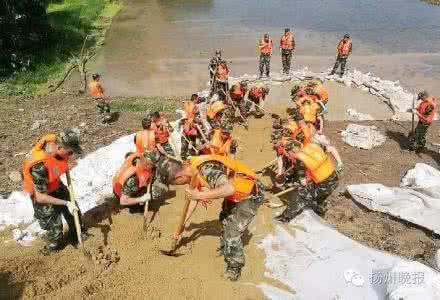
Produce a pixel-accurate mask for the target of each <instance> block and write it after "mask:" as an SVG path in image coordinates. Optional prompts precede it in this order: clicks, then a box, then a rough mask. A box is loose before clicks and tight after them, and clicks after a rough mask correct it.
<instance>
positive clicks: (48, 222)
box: [33, 185, 82, 242]
mask: <svg viewBox="0 0 440 300" xmlns="http://www.w3.org/2000/svg"><path fill="white" fill-rule="evenodd" d="M49 195H50V196H52V197H55V198H58V199H62V200H66V201H69V200H70V196H69V191H68V189H67V188H66V187H65V186H64V185H61V186H60V187H59V188H58V190H56V191H55V192H53V193H51V194H49ZM33 206H34V217H35V219H37V220H38V223H39V224H40V226H41V228H42V229H44V230H46V231H47V239H48V241H49V242H60V241H61V239H62V238H63V221H62V217H61V216H63V217H64V219H65V220H66V222H67V224H68V225H69V231H73V230H75V221H74V219H73V216H72V215H71V214H70V212H69V210H68V209H67V206H64V205H52V204H39V203H35V202H34V203H33ZM79 215H80V218H81V213H80V212H79ZM80 223H81V222H80ZM81 224H82V223H81Z"/></svg>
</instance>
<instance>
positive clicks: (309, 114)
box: [299, 100, 321, 123]
mask: <svg viewBox="0 0 440 300" xmlns="http://www.w3.org/2000/svg"><path fill="white" fill-rule="evenodd" d="M320 108H321V107H320V106H319V104H318V103H316V102H315V101H311V100H308V101H304V102H303V103H302V105H301V106H300V107H299V112H300V113H301V115H302V116H303V117H304V121H305V122H311V123H315V122H316V120H317V116H318V111H319V109H320Z"/></svg>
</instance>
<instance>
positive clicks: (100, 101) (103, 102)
mask: <svg viewBox="0 0 440 300" xmlns="http://www.w3.org/2000/svg"><path fill="white" fill-rule="evenodd" d="M89 93H90V96H92V97H93V98H94V99H95V102H96V111H97V112H98V114H99V115H102V118H101V120H100V121H101V123H106V122H108V121H109V120H110V119H111V115H110V102H111V101H110V97H107V96H105V95H104V88H103V87H102V83H101V75H99V74H93V75H92V81H91V82H90V83H89Z"/></svg>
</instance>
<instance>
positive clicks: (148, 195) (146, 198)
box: [138, 193, 151, 203]
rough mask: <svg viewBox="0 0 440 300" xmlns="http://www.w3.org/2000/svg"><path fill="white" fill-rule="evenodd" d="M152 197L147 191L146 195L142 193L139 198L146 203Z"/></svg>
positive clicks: (139, 201) (139, 200)
mask: <svg viewBox="0 0 440 300" xmlns="http://www.w3.org/2000/svg"><path fill="white" fill-rule="evenodd" d="M150 199H151V197H150V194H149V193H145V194H144V195H142V196H141V197H139V198H138V203H146V202H148V201H150Z"/></svg>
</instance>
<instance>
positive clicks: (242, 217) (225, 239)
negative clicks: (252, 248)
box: [219, 181, 264, 268]
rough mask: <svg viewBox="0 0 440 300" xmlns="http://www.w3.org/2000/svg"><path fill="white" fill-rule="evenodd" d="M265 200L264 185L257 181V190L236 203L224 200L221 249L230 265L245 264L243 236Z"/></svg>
mask: <svg viewBox="0 0 440 300" xmlns="http://www.w3.org/2000/svg"><path fill="white" fill-rule="evenodd" d="M263 202H264V185H263V184H262V183H261V182H259V181H257V184H256V186H255V191H254V192H253V194H252V195H250V196H249V197H248V198H246V199H243V200H242V201H240V202H238V203H235V202H231V201H227V200H224V202H223V205H222V211H221V213H220V216H219V220H220V222H221V223H222V235H221V237H220V249H221V251H222V252H223V255H224V259H225V263H226V265H227V266H229V267H233V268H242V267H243V266H244V264H245V258H244V252H243V242H242V240H241V237H242V235H243V233H244V232H245V231H246V229H247V228H248V226H249V224H250V223H251V222H252V220H253V219H254V218H255V216H256V215H257V210H258V208H259V207H260V205H261V204H263Z"/></svg>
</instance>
